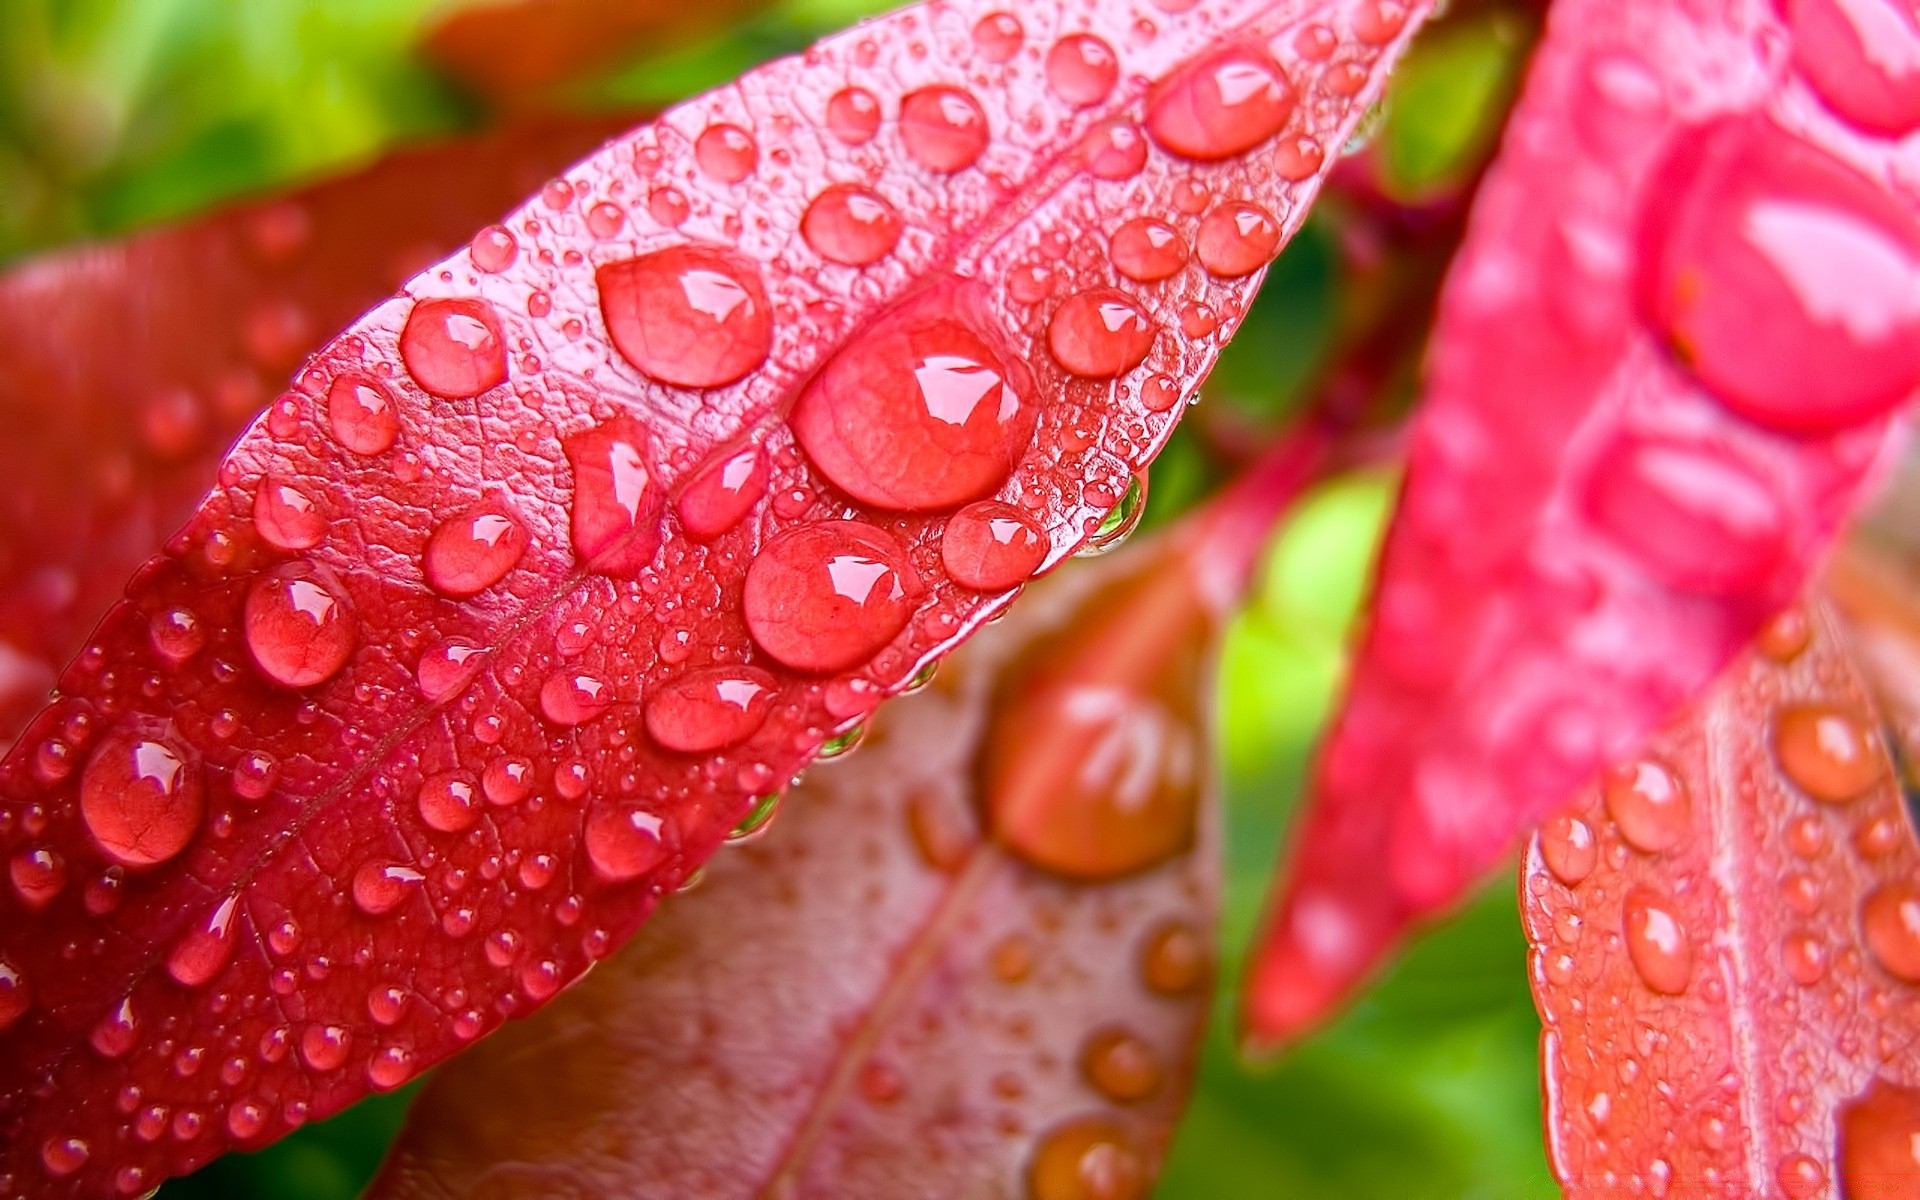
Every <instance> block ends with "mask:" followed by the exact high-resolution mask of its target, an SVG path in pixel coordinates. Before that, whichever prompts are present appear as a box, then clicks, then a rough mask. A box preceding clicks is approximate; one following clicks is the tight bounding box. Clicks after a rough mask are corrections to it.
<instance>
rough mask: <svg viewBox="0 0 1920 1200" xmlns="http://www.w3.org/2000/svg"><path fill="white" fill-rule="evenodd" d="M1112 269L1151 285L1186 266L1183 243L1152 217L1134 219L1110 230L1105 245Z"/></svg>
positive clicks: (1180, 238) (1168, 227)
mask: <svg viewBox="0 0 1920 1200" xmlns="http://www.w3.org/2000/svg"><path fill="white" fill-rule="evenodd" d="M1107 257H1108V258H1110V259H1112V260H1113V267H1114V270H1116V271H1118V272H1120V273H1121V274H1122V275H1125V276H1126V277H1127V278H1128V279H1132V280H1137V281H1138V282H1140V283H1153V282H1154V281H1156V280H1160V279H1165V278H1167V277H1168V276H1171V275H1176V274H1178V273H1179V271H1180V268H1182V267H1184V266H1186V265H1187V243H1186V239H1184V238H1182V237H1181V236H1180V231H1179V230H1177V229H1175V228H1174V227H1173V226H1171V225H1169V224H1167V223H1166V222H1165V221H1161V220H1158V219H1156V218H1154V217H1135V218H1134V219H1133V220H1131V221H1128V222H1127V223H1126V224H1125V225H1122V226H1121V227H1120V228H1118V229H1116V230H1114V232H1113V237H1112V239H1111V240H1110V241H1109V242H1108V243H1107Z"/></svg>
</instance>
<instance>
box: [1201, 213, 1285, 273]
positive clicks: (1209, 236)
mask: <svg viewBox="0 0 1920 1200" xmlns="http://www.w3.org/2000/svg"><path fill="white" fill-rule="evenodd" d="M1279 250H1280V226H1279V224H1278V223H1277V222H1275V221H1274V219H1273V218H1272V217H1270V216H1268V215H1267V211H1266V210H1265V209H1263V208H1260V207H1259V206H1257V205H1253V204H1245V203H1242V202H1240V201H1237V200H1236V201H1233V202H1232V203H1229V204H1222V205H1221V206H1220V207H1218V208H1216V209H1214V210H1213V211H1212V212H1210V213H1208V214H1207V215H1206V217H1205V218H1203V219H1202V220H1201V222H1200V232H1199V233H1198V234H1197V235H1195V238H1194V256H1195V257H1196V258H1198V259H1199V260H1200V265H1201V266H1203V267H1205V268H1206V269H1207V273H1208V274H1209V275H1213V276H1216V277H1217V278H1220V279H1239V278H1241V277H1242V276H1245V275H1251V274H1253V273H1254V272H1255V271H1258V270H1259V269H1260V268H1261V267H1264V266H1266V265H1267V264H1268V263H1270V262H1272V261H1273V256H1274V255H1275V254H1277V253H1278V252H1279Z"/></svg>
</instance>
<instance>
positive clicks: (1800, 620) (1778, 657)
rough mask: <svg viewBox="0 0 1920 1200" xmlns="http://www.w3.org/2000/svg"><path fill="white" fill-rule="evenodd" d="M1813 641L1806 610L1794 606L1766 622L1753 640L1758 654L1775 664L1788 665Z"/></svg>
mask: <svg viewBox="0 0 1920 1200" xmlns="http://www.w3.org/2000/svg"><path fill="white" fill-rule="evenodd" d="M1812 640H1813V626H1812V624H1811V623H1810V622H1809V621H1808V620H1807V614H1806V610H1805V609H1802V608H1800V607H1799V606H1798V605H1795V606H1794V607H1792V608H1789V609H1787V610H1786V611H1784V612H1782V613H1780V614H1778V615H1777V616H1775V617H1774V618H1773V620H1771V621H1768V622H1767V623H1766V625H1765V626H1763V627H1762V628H1761V630H1760V636H1759V637H1758V638H1757V639H1755V644H1756V645H1757V646H1759V648H1760V653H1762V654H1764V655H1766V656H1767V657H1768V658H1770V659H1772V660H1773V661H1774V662H1777V663H1790V662H1792V661H1793V660H1794V659H1796V658H1798V657H1800V653H1801V651H1803V650H1805V649H1806V648H1807V643H1809V642H1811V641H1812Z"/></svg>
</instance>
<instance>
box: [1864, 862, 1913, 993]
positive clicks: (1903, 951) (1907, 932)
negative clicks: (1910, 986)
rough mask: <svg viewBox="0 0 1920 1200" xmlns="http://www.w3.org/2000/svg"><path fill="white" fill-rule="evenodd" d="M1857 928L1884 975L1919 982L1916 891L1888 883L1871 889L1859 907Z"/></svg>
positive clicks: (1907, 884) (1910, 887)
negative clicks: (1863, 936)
mask: <svg viewBox="0 0 1920 1200" xmlns="http://www.w3.org/2000/svg"><path fill="white" fill-rule="evenodd" d="M1860 929H1861V932H1862V933H1864V934H1865V935H1866V939H1867V949H1869V950H1871V951H1872V952H1873V957H1874V958H1875V960H1877V961H1878V962H1879V963H1880V965H1881V966H1882V967H1884V968H1886V971H1887V974H1889V975H1892V976H1893V977H1894V978H1896V979H1903V980H1905V981H1906V982H1908V983H1920V888H1917V887H1915V886H1914V885H1912V884H1910V883H1889V884H1886V885H1884V886H1882V887H1879V888H1876V889H1874V891H1873V892H1872V894H1870V895H1869V896H1868V897H1867V898H1866V900H1865V901H1864V902H1863V903H1862V904H1861V905H1860Z"/></svg>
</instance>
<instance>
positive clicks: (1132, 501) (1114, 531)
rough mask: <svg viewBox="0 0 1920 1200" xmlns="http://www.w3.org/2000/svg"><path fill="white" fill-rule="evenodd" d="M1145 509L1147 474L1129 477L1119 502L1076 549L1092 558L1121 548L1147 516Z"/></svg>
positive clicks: (1079, 554)
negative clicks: (1083, 543)
mask: <svg viewBox="0 0 1920 1200" xmlns="http://www.w3.org/2000/svg"><path fill="white" fill-rule="evenodd" d="M1146 512H1147V483H1146V476H1144V475H1135V476H1134V477H1133V478H1132V479H1130V480H1128V481H1127V490H1126V491H1125V492H1124V493H1122V494H1121V496H1120V503H1118V504H1116V505H1114V506H1113V508H1112V509H1110V510H1108V512H1107V515H1106V516H1105V517H1103V518H1101V521H1100V525H1099V527H1098V528H1096V529H1095V530H1094V531H1093V533H1092V534H1090V535H1089V536H1088V538H1087V541H1086V544H1085V545H1084V546H1082V547H1080V549H1079V551H1078V552H1077V557H1080V558H1093V557H1096V556H1098V555H1102V554H1110V553H1112V552H1113V551H1115V550H1118V549H1119V548H1120V547H1121V545H1122V544H1124V543H1125V542H1126V540H1127V539H1128V538H1129V537H1132V536H1133V531H1134V530H1135V529H1138V528H1139V527H1140V518H1142V517H1144V516H1145V515H1146Z"/></svg>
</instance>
